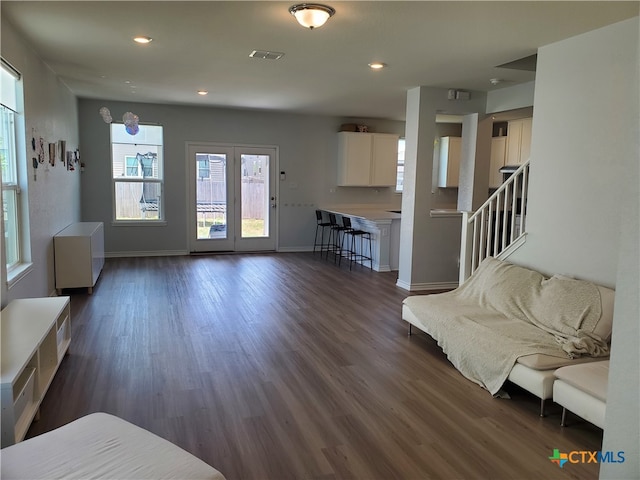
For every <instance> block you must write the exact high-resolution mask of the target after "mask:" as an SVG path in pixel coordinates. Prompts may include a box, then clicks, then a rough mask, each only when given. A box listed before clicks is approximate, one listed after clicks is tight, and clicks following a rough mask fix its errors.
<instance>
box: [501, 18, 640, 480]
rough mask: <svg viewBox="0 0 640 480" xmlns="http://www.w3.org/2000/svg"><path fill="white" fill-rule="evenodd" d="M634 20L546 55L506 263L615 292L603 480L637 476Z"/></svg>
mask: <svg viewBox="0 0 640 480" xmlns="http://www.w3.org/2000/svg"><path fill="white" fill-rule="evenodd" d="M638 45H639V22H638V17H636V18H633V19H630V20H626V21H623V22H620V23H616V24H614V25H610V26H608V27H605V28H601V29H598V30H594V31H592V32H588V33H585V34H583V35H579V36H576V37H573V38H570V39H568V40H564V41H561V42H558V43H555V44H552V45H548V46H546V47H544V48H541V49H540V50H539V53H538V73H537V81H536V92H535V102H534V119H533V138H532V148H531V177H530V188H529V198H530V199H531V200H530V202H529V204H528V208H529V215H528V217H527V221H528V222H529V223H528V227H527V230H528V232H529V233H528V236H527V243H526V244H525V245H524V246H523V247H522V248H520V249H519V250H518V251H516V252H515V253H514V254H513V255H511V256H510V257H509V261H513V262H514V263H518V264H523V265H527V266H531V267H533V268H536V269H538V270H541V271H543V272H545V273H547V274H551V273H562V274H567V275H571V276H575V277H578V278H583V279H587V280H591V281H593V282H596V283H601V284H604V285H608V286H615V288H616V301H615V312H614V321H613V336H612V343H611V364H610V369H609V387H608V393H607V413H606V419H605V428H604V441H603V446H602V450H603V451H604V452H607V451H613V452H616V453H617V452H619V451H623V452H624V458H625V461H624V462H622V463H615V464H614V463H611V464H609V463H603V464H602V465H601V467H600V478H603V479H611V480H613V479H622V478H629V479H630V478H640V441H639V439H640V431H639V427H638V425H639V424H640V418H639V412H638V402H639V399H640V394H639V387H638V378H639V376H640V359H639V351H638V342H639V340H640V336H639V325H638V297H639V294H640V286H639V270H640V264H639V260H638V248H639V247H638V245H639V241H640V240H639V233H640V232H639V231H640V227H639V225H638V202H639V201H640V198H639V194H638V188H639V182H640V178H639V176H638V175H639V174H638V161H639V160H638V159H639V158H640V148H639V145H638V142H639V138H640V124H639V98H638V79H639V73H638V69H639V60H638Z"/></svg>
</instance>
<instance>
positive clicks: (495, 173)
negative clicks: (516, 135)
mask: <svg viewBox="0 0 640 480" xmlns="http://www.w3.org/2000/svg"><path fill="white" fill-rule="evenodd" d="M506 153H507V137H493V138H492V139H491V163H490V166H489V188H498V187H499V186H500V185H502V173H500V169H501V168H502V167H504V165H505V163H504V161H505V158H506Z"/></svg>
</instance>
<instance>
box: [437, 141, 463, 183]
mask: <svg viewBox="0 0 640 480" xmlns="http://www.w3.org/2000/svg"><path fill="white" fill-rule="evenodd" d="M461 153H462V138H460V137H440V162H439V170H438V187H441V188H446V187H457V186H458V182H459V177H460V156H461Z"/></svg>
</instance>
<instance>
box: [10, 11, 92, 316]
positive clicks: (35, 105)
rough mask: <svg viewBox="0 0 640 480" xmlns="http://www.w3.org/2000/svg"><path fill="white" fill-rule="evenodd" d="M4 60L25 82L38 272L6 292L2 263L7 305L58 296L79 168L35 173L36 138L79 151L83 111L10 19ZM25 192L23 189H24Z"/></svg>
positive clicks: (76, 215)
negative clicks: (60, 237) (56, 246)
mask: <svg viewBox="0 0 640 480" xmlns="http://www.w3.org/2000/svg"><path fill="white" fill-rule="evenodd" d="M2 57H3V58H4V59H5V60H7V61H8V62H9V63H10V64H11V65H13V66H14V67H15V68H16V69H17V70H18V71H20V73H21V74H22V78H23V87H24V118H25V127H26V128H25V132H23V134H24V136H25V138H26V141H25V143H26V161H27V165H26V171H27V194H28V203H29V225H30V238H31V261H32V263H33V270H32V271H31V272H29V273H28V274H27V275H26V276H25V277H23V278H22V279H20V280H19V281H18V282H17V283H15V284H14V285H13V286H12V287H11V289H9V290H7V284H6V280H7V276H6V275H7V272H6V269H5V267H4V262H3V265H2V305H3V306H4V305H6V304H7V303H8V302H9V301H11V300H13V299H15V298H27V297H46V296H49V295H51V294H53V293H54V292H55V279H54V269H53V236H54V235H55V234H56V233H58V232H59V231H60V230H62V229H63V228H65V227H66V226H67V225H69V224H71V223H74V222H77V221H79V220H80V169H79V168H76V169H75V170H74V171H68V170H67V169H66V167H65V166H64V165H63V164H62V162H60V161H56V163H55V166H50V165H48V163H47V162H45V163H44V164H40V165H39V167H38V169H37V170H36V172H35V175H36V176H35V179H34V169H33V166H32V163H31V161H32V160H31V159H32V158H33V157H34V151H33V150H32V148H31V138H32V137H34V136H35V137H36V139H38V138H39V137H42V138H43V140H44V144H45V151H46V158H47V160H48V158H49V157H48V147H47V145H48V143H49V142H51V143H53V142H55V143H57V142H58V141H59V140H65V141H66V142H67V143H66V148H67V150H71V151H73V150H75V149H76V148H77V147H78V109H77V102H76V98H75V96H74V95H73V94H72V93H71V92H70V91H69V89H68V88H67V87H66V85H64V84H63V83H62V82H61V81H60V80H59V79H58V78H57V76H56V75H54V74H53V72H52V71H51V70H50V69H49V67H48V66H47V65H46V64H45V63H44V62H43V61H42V60H40V58H39V57H37V56H36V54H35V53H34V52H33V50H32V49H31V48H30V46H29V45H27V44H26V43H25V42H24V40H23V39H22V38H21V36H20V34H19V33H18V32H17V31H16V30H15V28H14V27H13V25H11V24H10V23H9V22H8V21H7V20H6V18H5V17H2ZM23 194H24V191H23Z"/></svg>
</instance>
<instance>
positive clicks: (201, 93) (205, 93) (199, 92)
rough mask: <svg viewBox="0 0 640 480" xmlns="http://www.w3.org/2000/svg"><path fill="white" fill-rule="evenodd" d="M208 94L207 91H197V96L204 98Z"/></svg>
mask: <svg viewBox="0 0 640 480" xmlns="http://www.w3.org/2000/svg"><path fill="white" fill-rule="evenodd" d="M208 94H209V92H208V91H207V90H198V95H202V96H205V95H208Z"/></svg>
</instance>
